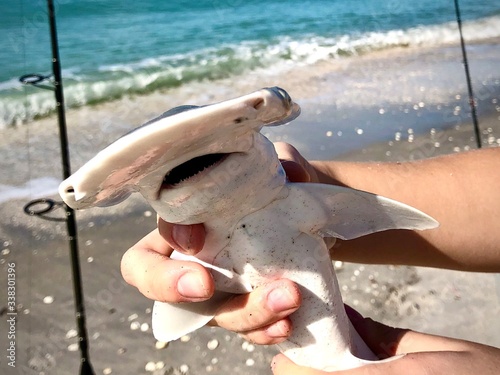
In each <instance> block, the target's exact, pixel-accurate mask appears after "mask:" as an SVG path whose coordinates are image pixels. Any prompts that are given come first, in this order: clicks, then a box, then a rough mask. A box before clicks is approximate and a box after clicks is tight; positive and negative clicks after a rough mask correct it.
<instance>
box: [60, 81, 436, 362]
mask: <svg viewBox="0 0 500 375" xmlns="http://www.w3.org/2000/svg"><path fill="white" fill-rule="evenodd" d="M299 113H300V108H299V106H298V105H297V104H296V103H294V102H293V101H292V99H291V98H290V97H289V95H288V94H287V93H286V92H285V91H284V90H283V89H280V88H278V87H273V88H265V89H262V90H259V91H256V92H254V93H251V94H249V95H246V96H242V97H239V98H236V99H232V100H228V101H224V102H221V103H217V104H212V105H209V106H204V107H194V106H186V107H179V108H175V109H173V110H171V111H168V112H166V113H165V114H163V115H162V116H160V117H158V118H157V119H154V120H152V121H150V122H148V123H146V124H145V125H143V126H141V127H140V128H137V129H136V130H134V131H132V132H131V133H129V134H127V135H125V136H124V137H122V138H120V139H118V140H117V141H116V142H114V143H112V144H111V145H110V146H108V147H107V148H105V149H104V150H103V151H101V152H100V153H99V154H97V155H96V156H95V157H94V158H93V159H91V160H90V161H89V162H88V163H86V164H85V165H84V166H83V167H82V168H81V169H80V170H78V171H77V172H76V173H74V174H73V175H72V176H70V177H69V178H68V179H66V180H65V181H63V182H62V183H61V185H60V189H59V191H60V195H61V197H62V198H63V200H64V201H65V202H66V203H67V204H68V205H69V206H71V207H73V208H75V209H83V208H87V207H92V206H102V207H105V206H109V205H113V204H117V203H119V202H121V201H123V200H124V199H126V197H127V196H128V195H129V194H131V193H133V192H139V193H141V194H142V195H143V196H144V197H145V198H146V199H147V200H148V202H149V203H150V205H151V206H152V208H153V209H154V210H155V211H156V212H157V213H158V215H159V216H160V217H161V218H162V219H164V220H165V221H168V222H171V223H178V224H196V223H203V224H204V226H205V228H206V240H205V246H204V248H203V250H202V251H201V252H200V253H199V254H197V255H196V256H186V255H184V254H182V253H180V252H176V251H174V253H173V254H172V258H174V259H184V260H192V261H195V262H198V263H201V264H203V265H204V266H206V267H207V268H209V269H210V270H211V272H212V275H213V277H214V281H215V285H216V292H215V295H214V296H213V297H212V298H211V299H209V300H208V301H204V302H198V303H188V304H170V303H163V302H155V304H154V309H153V333H154V335H155V337H156V338H157V339H158V340H160V341H171V340H175V339H177V338H179V337H181V336H182V335H185V334H187V333H189V332H192V331H194V330H196V329H198V328H200V327H202V326H204V325H205V324H206V323H208V322H209V321H210V320H211V319H212V318H213V316H214V315H215V312H216V311H217V309H218V308H219V307H220V306H221V304H222V303H224V302H225V301H226V300H227V299H228V298H230V297H231V296H233V295H234V294H241V293H248V292H250V291H252V290H253V289H254V288H255V287H257V286H259V285H262V284H265V283H267V282H269V281H270V280H275V279H278V278H288V279H291V280H293V281H295V282H296V283H297V284H298V285H299V288H300V290H301V294H302V305H301V307H300V308H299V309H298V311H297V312H295V313H293V314H292V315H291V316H290V318H291V320H292V324H293V327H294V330H293V332H292V334H291V336H290V337H289V339H288V340H287V341H285V342H284V343H282V344H279V348H280V350H281V351H282V352H283V353H284V354H285V355H287V356H288V357H289V358H290V359H291V360H293V361H294V362H295V363H297V364H300V365H303V366H309V367H313V368H315V369H321V370H344V369H350V368H355V367H360V366H363V365H369V364H370V363H375V362H376V361H377V357H376V356H375V355H374V354H373V353H372V352H371V351H370V349H369V348H368V347H367V345H366V344H365V343H364V342H363V340H362V339H361V338H360V337H359V335H358V334H357V332H356V330H355V329H354V328H353V326H352V325H351V323H350V321H349V319H348V318H347V315H346V313H345V310H344V305H343V302H342V297H341V294H340V291H339V286H338V282H337V278H336V276H335V272H334V269H333V266H332V262H331V259H330V255H329V251H328V248H327V246H326V244H325V241H324V238H325V237H333V238H340V239H343V240H349V239H353V238H357V237H360V236H364V235H367V234H370V233H374V232H379V231H384V230H388V229H407V230H425V229H431V228H435V227H437V225H438V223H437V222H436V221H435V220H434V219H432V218H431V217H430V216H428V215H426V214H424V213H422V212H420V211H418V210H417V209H415V208H412V207H410V206H407V205H405V204H402V203H399V202H396V201H394V200H391V199H388V198H384V197H380V196H377V195H374V194H370V193H366V192H362V191H358V190H354V189H349V188H345V187H339V186H331V185H323V184H314V183H290V182H288V181H287V179H286V176H285V172H284V170H283V168H282V167H281V163H280V161H279V159H278V156H277V154H276V152H275V149H274V146H273V144H272V143H271V142H270V141H269V140H268V139H267V138H266V137H264V136H263V135H262V134H261V133H260V130H261V128H262V127H263V126H275V125H281V124H285V123H287V122H290V121H291V120H293V119H294V118H296V117H297V116H298V115H299ZM367 251H369V250H367Z"/></svg>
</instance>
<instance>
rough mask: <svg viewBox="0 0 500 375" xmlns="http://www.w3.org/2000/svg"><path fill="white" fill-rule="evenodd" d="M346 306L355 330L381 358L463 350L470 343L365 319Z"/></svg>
mask: <svg viewBox="0 0 500 375" xmlns="http://www.w3.org/2000/svg"><path fill="white" fill-rule="evenodd" d="M345 309H346V313H347V315H348V316H349V319H350V320H351V322H352V324H353V326H354V328H355V329H356V331H357V332H358V333H359V335H360V336H361V338H362V339H363V340H364V341H365V342H366V344H367V345H368V346H369V347H370V349H371V350H372V351H373V352H374V353H375V354H376V355H377V356H378V357H379V358H388V357H392V356H395V355H399V354H404V353H414V352H423V351H426V352H432V351H442V350H452V351H462V350H467V349H468V348H469V345H470V343H469V342H467V341H462V340H456V339H450V338H447V337H441V336H435V335H430V334H425V333H420V332H415V331H411V330H408V329H401V328H393V327H389V326H387V325H385V324H382V323H379V322H376V321H374V320H372V319H370V318H364V317H363V316H362V315H361V314H359V313H358V312H357V311H356V310H354V309H353V308H351V307H350V306H348V305H345Z"/></svg>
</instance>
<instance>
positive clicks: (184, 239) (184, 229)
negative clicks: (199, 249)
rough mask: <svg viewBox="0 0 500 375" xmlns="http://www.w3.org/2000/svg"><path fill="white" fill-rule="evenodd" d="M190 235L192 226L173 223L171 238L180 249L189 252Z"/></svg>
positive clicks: (190, 244) (190, 245)
mask: <svg viewBox="0 0 500 375" xmlns="http://www.w3.org/2000/svg"><path fill="white" fill-rule="evenodd" d="M192 235H193V227H192V226H191V225H174V226H173V227H172V239H173V240H174V241H175V243H176V244H177V245H178V246H179V247H180V250H185V251H186V252H190V250H191V247H192ZM177 250H179V249H177Z"/></svg>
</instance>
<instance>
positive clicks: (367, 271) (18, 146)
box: [0, 41, 500, 374]
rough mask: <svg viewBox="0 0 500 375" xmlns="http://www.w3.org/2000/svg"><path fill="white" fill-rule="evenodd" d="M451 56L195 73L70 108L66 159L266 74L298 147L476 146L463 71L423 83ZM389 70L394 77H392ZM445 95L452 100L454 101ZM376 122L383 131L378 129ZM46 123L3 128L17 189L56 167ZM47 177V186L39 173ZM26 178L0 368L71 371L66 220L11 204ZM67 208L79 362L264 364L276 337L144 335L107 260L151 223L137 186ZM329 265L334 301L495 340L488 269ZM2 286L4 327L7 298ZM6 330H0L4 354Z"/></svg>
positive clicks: (343, 151) (484, 59) (406, 53)
mask: <svg viewBox="0 0 500 375" xmlns="http://www.w3.org/2000/svg"><path fill="white" fill-rule="evenodd" d="M495 42H496V41H495ZM495 42H494V43H492V42H491V41H490V42H488V43H485V44H482V45H477V46H476V50H475V51H479V52H480V53H479V52H478V56H479V57H478V58H477V60H475V61H477V65H476V66H478V67H480V68H481V69H483V70H481V69H478V70H481V72H479V73H478V75H477V76H478V77H479V78H478V79H477V81H478V82H479V85H480V87H481V88H482V89H483V91H484V95H482V96H481V98H482V99H481V102H480V103H481V108H480V109H481V111H482V112H481V129H482V133H483V144H484V145H485V146H488V147H490V146H491V147H493V146H497V145H498V142H499V139H500V126H499V125H500V121H499V117H498V116H499V114H498V112H496V111H497V110H500V109H499V108H500V107H498V104H497V103H498V100H499V98H498V88H499V85H498V78H499V77H498V76H490V75H491V74H490V72H483V71H484V67H483V66H482V65H481V64H483V65H485V66H488V64H489V63H491V61H498V59H499V56H498V48H496V52H495V53H493V52H492V51H491V50H492V48H494V47H498V45H497V44H496V43H495ZM457 56H459V55H458V53H457V49H456V48H452V47H446V48H443V49H439V50H436V49H420V50H418V51H415V50H408V49H402V50H393V51H382V52H379V53H376V54H372V55H370V56H364V57H362V58H359V59H350V60H345V61H331V62H323V63H319V64H317V65H316V66H314V67H294V68H291V69H290V70H289V71H287V72H284V73H283V72H281V73H279V74H276V75H274V76H271V75H267V76H263V75H260V74H259V73H253V74H249V75H248V77H246V79H245V80H241V81H238V82H234V81H229V80H227V81H220V82H217V83H210V84H207V83H199V84H194V85H191V86H190V87H189V88H183V89H175V90H170V91H167V92H159V93H155V94H152V95H148V96H144V97H143V96H139V97H133V98H124V99H122V100H120V101H117V102H113V103H106V104H101V105H99V106H95V107H85V108H80V109H76V110H71V111H69V113H68V124H69V125H70V130H69V132H70V143H71V156H72V161H73V164H74V165H73V167H74V168H76V167H78V166H80V165H82V163H83V162H85V161H86V160H87V159H89V158H90V157H91V156H92V155H94V154H95V152H97V151H98V150H99V149H101V148H102V147H104V146H105V145H106V144H108V143H110V142H111V141H113V140H114V139H116V138H117V137H118V136H119V135H121V134H123V133H124V132H126V131H128V130H129V129H131V128H133V127H135V126H136V125H137V124H140V123H142V122H143V121H144V120H145V119H147V118H151V117H153V116H155V115H158V112H159V110H158V109H159V108H161V110H160V111H162V110H166V109H168V108H170V107H172V106H175V105H178V104H184V103H187V102H189V103H194V104H205V103H207V102H213V101H217V100H220V99H224V98H228V97H233V96H235V95H238V94H243V93H246V92H249V91H252V90H254V89H257V88H259V87H262V86H270V85H279V86H282V87H284V88H285V89H287V90H288V91H289V92H290V94H291V95H292V97H294V99H295V100H296V101H298V102H299V103H301V104H302V107H303V116H302V117H301V118H300V119H298V120H297V121H296V123H295V122H294V124H293V126H292V125H288V126H287V127H283V128H282V129H274V130H272V131H269V135H270V137H271V138H272V139H274V140H277V139H280V140H286V141H289V142H291V143H292V144H295V145H297V146H298V147H299V149H300V150H301V151H302V152H303V153H304V154H305V155H306V156H308V157H311V158H338V159H344V160H360V161H361V160H408V159H412V158H414V159H415V158H423V157H432V156H436V155H439V154H443V153H451V152H459V151H460V152H462V151H466V150H468V149H471V148H474V147H475V141H474V138H471V137H472V135H473V132H472V127H471V125H470V118H469V117H468V115H467V109H466V108H465V107H464V106H463V103H464V100H465V101H466V98H465V97H464V89H465V88H464V85H463V82H462V80H463V79H462V78H460V80H457V82H460V83H459V84H457V85H456V86H454V87H451V88H450V86H448V83H447V82H444V83H443V82H441V81H440V82H439V84H437V85H436V87H437V88H435V89H434V88H433V83H435V82H436V80H438V78H439V79H445V78H443V77H433V76H432V75H433V73H432V72H433V71H434V70H432V69H434V68H435V69H436V70H437V71H439V69H445V70H450V69H451V68H450V66H453V68H452V69H451V70H453V69H456V71H457V72H459V71H460V70H459V68H460V66H461V64H460V61H459V60H458V61H456V57H457ZM488 59H489V60H488ZM452 62H453V64H452ZM450 64H451V65H450ZM473 66H474V64H473ZM496 66H498V65H496ZM437 74H438V75H439V73H437ZM453 74H454V73H453ZM457 74H458V73H457ZM462 74H463V72H462ZM388 77H389V78H390V77H392V80H391V81H390V82H389V81H388ZM495 80H497V81H495ZM415 82H417V83H418V84H419V86H418V87H417V89H416V88H415V87H414V85H415ZM495 82H497V83H495ZM495 85H496V86H495ZM421 87H422V88H423V89H420V88H421ZM495 87H496V88H495ZM396 88H397V90H396ZM495 90H496V91H495ZM457 95H458V99H457ZM420 103H423V106H421V105H420ZM457 103H458V104H457ZM415 106H416V108H415ZM457 106H461V108H460V110H458V111H457V110H456V107H457ZM454 112H457V114H456V115H454V114H453V113H454ZM450 113H451V115H450ZM401 121H403V122H404V125H401V124H400V122H401ZM374 124H375V125H374ZM384 124H388V125H387V126H388V128H389V130H384V127H383V126H384ZM391 124H392V125H391ZM391 126H392V127H391ZM54 128H55V119H54V118H52V117H51V118H46V119H42V120H39V121H36V122H35V123H32V124H30V126H26V127H19V128H16V129H9V130H4V131H2V134H1V135H2V137H1V138H0V154H1V158H0V167H1V170H2V183H3V184H5V185H11V186H18V187H19V186H22V185H23V184H25V183H26V182H27V181H29V180H33V179H37V178H43V177H50V178H53V179H54V180H55V181H57V179H58V178H59V176H60V166H59V153H58V141H57V139H56V138H55V134H56V132H55V130H54ZM285 129H286V130H285ZM300 129H302V130H300ZM310 129H313V130H310ZM339 129H342V130H339ZM360 130H361V131H360ZM266 131H267V130H266ZM340 131H341V132H342V133H339V132H340ZM384 131H385V133H384ZM266 134H267V133H266ZM47 189H48V190H49V191H50V189H51V186H50V181H49V183H48V186H47ZM38 190H39V189H37V188H36V187H35V188H31V189H29V188H28V189H27V190H26V191H27V194H28V195H29V196H27V197H24V198H20V199H10V200H7V201H5V202H3V203H1V204H0V211H1V213H2V215H1V218H2V219H1V220H0V242H1V244H2V248H1V249H0V250H1V255H0V263H1V266H2V267H1V274H0V283H1V284H2V285H6V283H7V280H6V279H7V265H8V264H9V263H13V262H14V263H15V264H16V294H17V295H16V298H17V300H16V303H17V314H18V315H17V325H16V330H17V331H16V334H17V336H16V344H17V349H16V357H17V358H16V359H17V368H16V369H15V370H12V369H10V368H9V367H7V366H6V363H5V356H4V355H2V357H1V358H0V367H1V368H2V370H1V372H2V373H6V374H75V373H78V371H77V369H78V367H79V356H78V352H77V351H75V349H76V348H77V345H76V344H77V338H76V337H75V332H74V329H75V319H74V312H73V311H74V308H73V296H72V287H71V273H70V266H69V259H68V248H67V243H66V240H65V236H66V235H65V228H64V225H63V224H62V223H56V222H48V221H43V220H40V219H39V218H36V217H28V216H25V215H24V214H23V213H22V207H23V205H24V204H25V203H26V202H27V201H28V200H29V198H30V197H35V196H37V194H38V193H40V191H38ZM492 199H494V198H493V197H492ZM54 215H56V216H57V215H60V213H59V214H58V213H57V212H56V213H54ZM78 218H79V229H80V230H79V236H80V238H79V242H80V258H81V266H82V272H83V282H84V290H85V300H86V309H87V319H88V333H89V337H90V351H91V360H92V363H93V365H94V368H95V370H96V373H97V374H111V373H112V374H150V373H154V374H180V373H181V371H184V370H186V371H187V373H188V374H209V373H215V374H250V373H252V374H270V373H271V371H270V369H269V363H270V360H271V358H272V356H273V354H275V353H276V351H275V349H273V348H267V347H256V346H253V345H251V344H249V343H246V342H245V341H244V340H242V339H241V338H239V337H238V336H236V335H234V334H231V333H228V332H225V331H223V330H220V329H215V328H204V329H202V330H200V331H198V332H196V333H194V334H191V335H189V336H188V337H185V338H183V339H182V340H179V341H176V342H173V343H170V344H169V345H168V346H167V347H166V348H160V349H158V348H156V347H155V345H156V342H155V340H154V338H153V336H152V333H151V328H150V324H151V321H150V320H151V305H152V303H151V301H149V300H147V299H146V298H145V297H143V296H142V295H140V294H139V292H138V291H136V290H135V289H134V288H132V287H130V286H128V285H126V284H125V283H124V281H123V280H122V278H121V275H120V270H119V264H120V259H121V256H122V254H123V252H124V251H125V250H126V249H127V248H128V247H130V246H131V245H132V244H134V243H135V242H136V241H137V240H138V239H139V238H141V237H142V236H143V235H145V234H146V233H147V232H149V231H150V230H152V229H153V228H154V226H155V214H154V213H153V212H152V211H151V210H150V209H149V208H148V206H147V205H146V203H145V202H144V201H143V200H142V199H141V198H140V197H137V196H136V197H132V199H130V200H129V201H127V202H126V203H124V204H121V205H119V206H117V207H114V208H110V209H106V210H97V209H96V210H89V211H86V212H82V213H79V215H78ZM337 268H338V277H339V281H340V285H341V288H342V293H343V296H344V298H345V301H346V302H347V303H349V304H351V305H352V306H354V307H356V308H357V309H358V310H359V311H360V312H361V313H363V314H365V315H367V316H371V317H373V318H375V319H378V320H381V321H383V322H385V323H388V324H392V325H397V326H405V327H410V328H413V329H417V330H421V331H425V332H431V333H437V334H443V335H448V336H453V337H460V338H464V339H468V340H473V341H478V342H482V343H486V344H490V345H495V346H500V335H499V333H500V325H499V323H498V316H500V307H499V306H500V276H499V275H492V274H478V273H464V272H455V271H444V270H434V269H425V268H416V267H402V266H399V267H394V266H372V265H370V266H368V265H357V264H347V263H344V264H337ZM1 290H2V294H1V295H0V308H1V313H2V319H1V320H0V327H1V332H2V335H4V332H6V329H4V328H6V327H7V322H6V320H7V315H6V310H5V307H6V301H7V298H6V295H5V293H4V292H3V291H4V288H1ZM213 340H217V341H213ZM6 341H7V340H6V338H5V337H1V340H0V343H1V344H0V349H1V351H2V353H5V352H6V349H7V346H6V344H7V343H6Z"/></svg>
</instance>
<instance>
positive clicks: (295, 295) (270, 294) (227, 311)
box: [213, 279, 301, 344]
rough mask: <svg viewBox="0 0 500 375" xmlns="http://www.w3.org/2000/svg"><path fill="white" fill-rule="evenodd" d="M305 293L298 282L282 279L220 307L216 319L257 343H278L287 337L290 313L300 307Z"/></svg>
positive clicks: (290, 329) (217, 323) (289, 326)
mask: <svg viewBox="0 0 500 375" xmlns="http://www.w3.org/2000/svg"><path fill="white" fill-rule="evenodd" d="M300 303H301V296H300V291H299V288H298V286H297V285H296V284H295V283H293V282H292V281H290V280H287V279H281V280H277V281H273V282H271V283H269V284H266V285H264V286H261V287H259V288H257V289H255V290H254V291H253V292H252V293H249V294H245V295H241V296H236V297H234V298H233V299H231V300H230V301H229V302H227V303H226V304H224V306H222V307H221V309H220V310H219V311H218V313H217V315H216V317H215V318H214V320H213V323H215V324H216V325H218V326H220V327H223V328H225V329H228V330H231V331H235V332H238V333H241V334H242V336H243V337H245V339H247V340H249V341H251V342H255V343H257V344H275V343H278V342H281V341H283V340H284V339H286V338H287V337H288V336H289V335H290V333H291V331H292V325H291V322H290V320H289V319H288V315H290V314H291V313H293V312H294V311H295V310H297V309H298V307H299V306H300Z"/></svg>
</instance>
